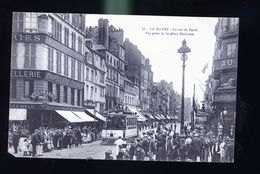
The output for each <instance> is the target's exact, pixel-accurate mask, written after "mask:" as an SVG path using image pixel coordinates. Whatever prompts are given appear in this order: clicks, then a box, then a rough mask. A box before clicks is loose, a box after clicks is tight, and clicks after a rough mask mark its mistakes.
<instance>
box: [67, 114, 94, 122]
mask: <svg viewBox="0 0 260 174" xmlns="http://www.w3.org/2000/svg"><path fill="white" fill-rule="evenodd" d="M72 112H73V113H74V114H76V115H77V116H78V117H79V118H81V119H82V120H84V122H95V121H97V120H96V119H94V118H92V117H91V116H89V115H88V114H86V113H85V112H78V111H72Z"/></svg>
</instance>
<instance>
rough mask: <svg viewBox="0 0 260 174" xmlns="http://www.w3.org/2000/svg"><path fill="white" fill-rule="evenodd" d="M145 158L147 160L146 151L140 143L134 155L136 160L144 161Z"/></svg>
mask: <svg viewBox="0 0 260 174" xmlns="http://www.w3.org/2000/svg"><path fill="white" fill-rule="evenodd" d="M144 158H145V151H144V149H143V148H142V145H141V144H140V143H138V144H137V145H136V149H135V153H134V160H137V161H143V160H144Z"/></svg>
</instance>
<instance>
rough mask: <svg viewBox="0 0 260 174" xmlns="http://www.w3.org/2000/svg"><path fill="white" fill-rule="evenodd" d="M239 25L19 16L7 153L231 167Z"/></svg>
mask: <svg viewBox="0 0 260 174" xmlns="http://www.w3.org/2000/svg"><path fill="white" fill-rule="evenodd" d="M238 38H239V18H237V17H228V16H227V17H188V16H148V15H118V14H117V15H115V14H114V15H112V14H110V15H104V14H83V13H43V12H39V13H38V12H13V13H12V41H11V44H12V46H11V58H10V64H11V66H10V104H9V129H8V142H7V143H8V153H10V154H11V155H13V156H15V157H18V158H53V159H93V160H125V161H129V160H130V161H168V162H209V163H210V162H213V163H233V162H234V160H235V159H234V151H235V130H236V128H235V125H236V102H237V69H238V68H237V67H238Z"/></svg>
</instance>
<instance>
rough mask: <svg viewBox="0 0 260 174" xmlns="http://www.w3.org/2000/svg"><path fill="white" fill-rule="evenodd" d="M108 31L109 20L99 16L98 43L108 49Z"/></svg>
mask: <svg viewBox="0 0 260 174" xmlns="http://www.w3.org/2000/svg"><path fill="white" fill-rule="evenodd" d="M108 32H109V22H108V20H107V19H102V18H100V19H99V20H98V44H101V45H103V46H104V47H105V48H107V49H108V41H109V40H108Z"/></svg>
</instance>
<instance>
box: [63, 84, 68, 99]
mask: <svg viewBox="0 0 260 174" xmlns="http://www.w3.org/2000/svg"><path fill="white" fill-rule="evenodd" d="M63 93H64V95H63V101H64V103H68V87H67V86H63Z"/></svg>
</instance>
